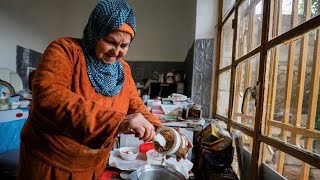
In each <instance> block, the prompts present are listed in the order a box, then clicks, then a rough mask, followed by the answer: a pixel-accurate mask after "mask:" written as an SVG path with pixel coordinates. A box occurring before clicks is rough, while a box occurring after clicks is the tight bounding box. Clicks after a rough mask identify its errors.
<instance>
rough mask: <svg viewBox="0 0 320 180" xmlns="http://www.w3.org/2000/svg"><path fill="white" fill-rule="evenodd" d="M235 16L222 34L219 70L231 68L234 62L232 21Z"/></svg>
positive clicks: (223, 28) (224, 27)
mask: <svg viewBox="0 0 320 180" xmlns="http://www.w3.org/2000/svg"><path fill="white" fill-rule="evenodd" d="M233 18H234V14H232V15H231V16H230V17H229V19H228V21H227V22H226V23H225V24H224V25H223V27H222V32H221V57H220V66H219V69H222V68H224V67H227V66H230V65H231V62H232V49H233V46H232V45H233V29H232V20H233Z"/></svg>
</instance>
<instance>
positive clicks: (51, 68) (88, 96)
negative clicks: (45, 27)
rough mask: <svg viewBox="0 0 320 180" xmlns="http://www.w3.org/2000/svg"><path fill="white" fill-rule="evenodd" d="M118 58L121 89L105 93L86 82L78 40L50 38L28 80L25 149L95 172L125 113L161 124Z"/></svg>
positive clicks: (52, 161) (69, 167)
mask: <svg viewBox="0 0 320 180" xmlns="http://www.w3.org/2000/svg"><path fill="white" fill-rule="evenodd" d="M120 61H121V63H122V65H123V68H124V73H125V81H124V85H123V88H122V90H121V91H120V92H119V94H118V95H116V96H114V97H106V96H103V95H101V94H99V93H97V92H95V89H94V88H93V87H92V86H91V83H90V80H89V78H88V75H87V71H86V61H85V57H84V54H83V51H82V49H81V46H80V43H79V40H78V39H73V38H60V39H57V40H56V41H54V42H52V43H51V44H50V45H49V46H48V48H47V49H46V51H45V53H44V54H43V57H42V60H41V62H40V65H39V66H38V68H37V70H36V74H35V76H34V79H33V81H32V89H33V102H32V107H31V109H30V116H29V119H28V120H27V122H26V124H25V126H24V128H23V130H22V133H21V141H22V144H23V145H24V146H25V147H26V148H27V149H28V151H30V152H32V154H33V155H35V156H37V157H38V158H40V159H41V160H43V161H45V162H47V163H49V164H51V165H52V166H54V167H57V168H61V169H63V170H65V171H68V172H81V171H88V170H93V171H94V170H95V169H96V168H97V165H98V164H99V163H101V161H106V162H107V161H108V156H109V153H110V151H111V149H112V147H113V144H114V140H115V137H116V135H117V134H116V131H117V128H118V127H119V125H120V123H121V121H122V120H123V118H124V117H125V115H126V114H131V113H136V112H140V113H142V114H143V115H144V117H145V118H146V119H148V120H149V121H150V122H151V123H152V124H153V125H154V126H156V127H160V126H162V124H161V123H160V121H159V120H158V119H157V118H156V117H154V116H153V115H152V114H151V113H150V112H149V111H148V110H147V109H146V108H145V106H144V104H143V102H142V100H141V98H140V97H139V96H138V93H137V89H136V86H135V83H134V80H133V78H132V76H131V70H130V67H129V65H128V64H127V63H126V62H125V61H124V60H120ZM99 171H100V170H99Z"/></svg>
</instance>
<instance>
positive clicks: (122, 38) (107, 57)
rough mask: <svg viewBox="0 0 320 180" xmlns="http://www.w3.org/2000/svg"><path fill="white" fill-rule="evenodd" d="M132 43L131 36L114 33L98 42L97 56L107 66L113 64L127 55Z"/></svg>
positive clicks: (120, 32) (124, 33)
mask: <svg viewBox="0 0 320 180" xmlns="http://www.w3.org/2000/svg"><path fill="white" fill-rule="evenodd" d="M130 41H131V36H130V34H128V33H126V32H123V31H112V32H111V33H109V34H108V35H106V36H104V37H102V38H100V39H99V40H98V43H97V46H96V56H97V58H98V59H100V60H101V61H102V62H104V63H106V64H113V63H115V62H116V61H117V60H119V59H121V58H123V57H124V56H125V55H126V54H127V52H128V48H129V44H130Z"/></svg>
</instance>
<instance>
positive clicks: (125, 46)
mask: <svg viewBox="0 0 320 180" xmlns="http://www.w3.org/2000/svg"><path fill="white" fill-rule="evenodd" d="M127 47H129V44H122V45H121V48H123V49H124V48H127Z"/></svg>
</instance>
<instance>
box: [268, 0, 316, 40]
mask: <svg viewBox="0 0 320 180" xmlns="http://www.w3.org/2000/svg"><path fill="white" fill-rule="evenodd" d="M319 1H320V0H279V1H271V13H270V36H269V37H270V39H272V38H274V37H277V36H279V35H281V34H283V33H285V32H287V31H289V30H291V29H292V28H294V27H296V26H298V25H300V24H301V23H303V22H305V21H307V20H309V19H311V18H312V17H315V16H317V15H319Z"/></svg>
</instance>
